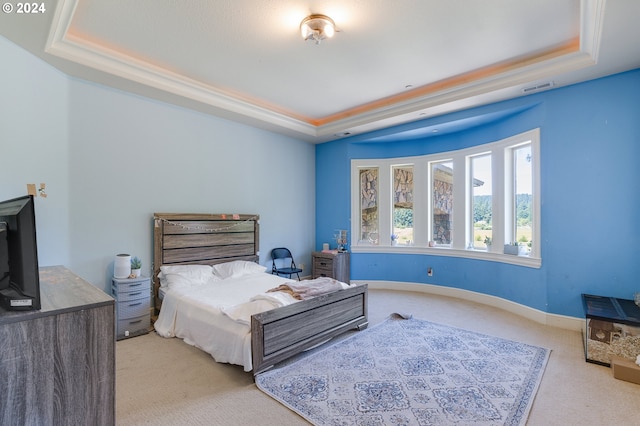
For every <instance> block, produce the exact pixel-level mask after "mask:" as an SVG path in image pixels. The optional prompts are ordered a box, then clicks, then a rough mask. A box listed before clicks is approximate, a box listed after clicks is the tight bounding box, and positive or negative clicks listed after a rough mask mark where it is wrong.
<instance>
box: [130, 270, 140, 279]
mask: <svg viewBox="0 0 640 426" xmlns="http://www.w3.org/2000/svg"><path fill="white" fill-rule="evenodd" d="M140 271H142V269H132V270H131V275H133V277H134V278H138V277H139V276H140Z"/></svg>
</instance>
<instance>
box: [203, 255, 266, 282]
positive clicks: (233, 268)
mask: <svg viewBox="0 0 640 426" xmlns="http://www.w3.org/2000/svg"><path fill="white" fill-rule="evenodd" d="M212 268H213V275H215V276H217V277H218V278H220V279H223V280H224V279H227V278H238V277H242V276H244V275H250V274H258V273H264V272H265V271H266V270H267V268H266V267H265V266H262V265H259V264H257V263H255V262H248V261H246V260H234V261H233V262H227V263H219V264H217V265H213V267H212Z"/></svg>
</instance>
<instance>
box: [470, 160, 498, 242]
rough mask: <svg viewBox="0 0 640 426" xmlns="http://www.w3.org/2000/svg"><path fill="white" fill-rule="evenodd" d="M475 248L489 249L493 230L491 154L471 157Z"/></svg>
mask: <svg viewBox="0 0 640 426" xmlns="http://www.w3.org/2000/svg"><path fill="white" fill-rule="evenodd" d="M471 178H472V198H471V202H472V213H473V248H474V249H477V250H488V249H489V246H490V245H491V240H492V238H493V231H492V221H491V216H492V198H491V197H492V193H491V190H492V183H491V155H490V154H487V155H482V156H478V157H473V158H471Z"/></svg>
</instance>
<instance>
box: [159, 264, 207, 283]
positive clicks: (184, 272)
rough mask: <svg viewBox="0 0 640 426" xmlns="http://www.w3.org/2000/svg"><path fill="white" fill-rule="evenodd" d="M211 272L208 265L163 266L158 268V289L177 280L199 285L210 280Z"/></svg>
mask: <svg viewBox="0 0 640 426" xmlns="http://www.w3.org/2000/svg"><path fill="white" fill-rule="evenodd" d="M212 271H213V270H212V268H211V266H209V265H163V266H161V267H160V273H159V274H158V278H160V287H166V286H168V285H169V284H171V283H172V282H173V283H175V282H176V281H177V280H179V279H180V280H184V281H187V282H188V283H190V284H198V285H199V284H205V283H206V282H207V281H209V280H210V279H211V276H212ZM169 281H171V282H169Z"/></svg>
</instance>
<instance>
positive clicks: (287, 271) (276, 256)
mask: <svg viewBox="0 0 640 426" xmlns="http://www.w3.org/2000/svg"><path fill="white" fill-rule="evenodd" d="M276 260H278V264H280V265H281V266H280V267H278V266H277V265H276ZM300 272H302V269H300V268H298V267H297V266H296V262H295V261H294V260H293V255H292V254H291V252H290V251H289V249H288V248H285V247H279V248H274V249H273V250H271V273H272V274H274V275H278V276H280V275H287V277H288V278H291V275H293V274H296V275H297V276H298V281H300Z"/></svg>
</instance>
